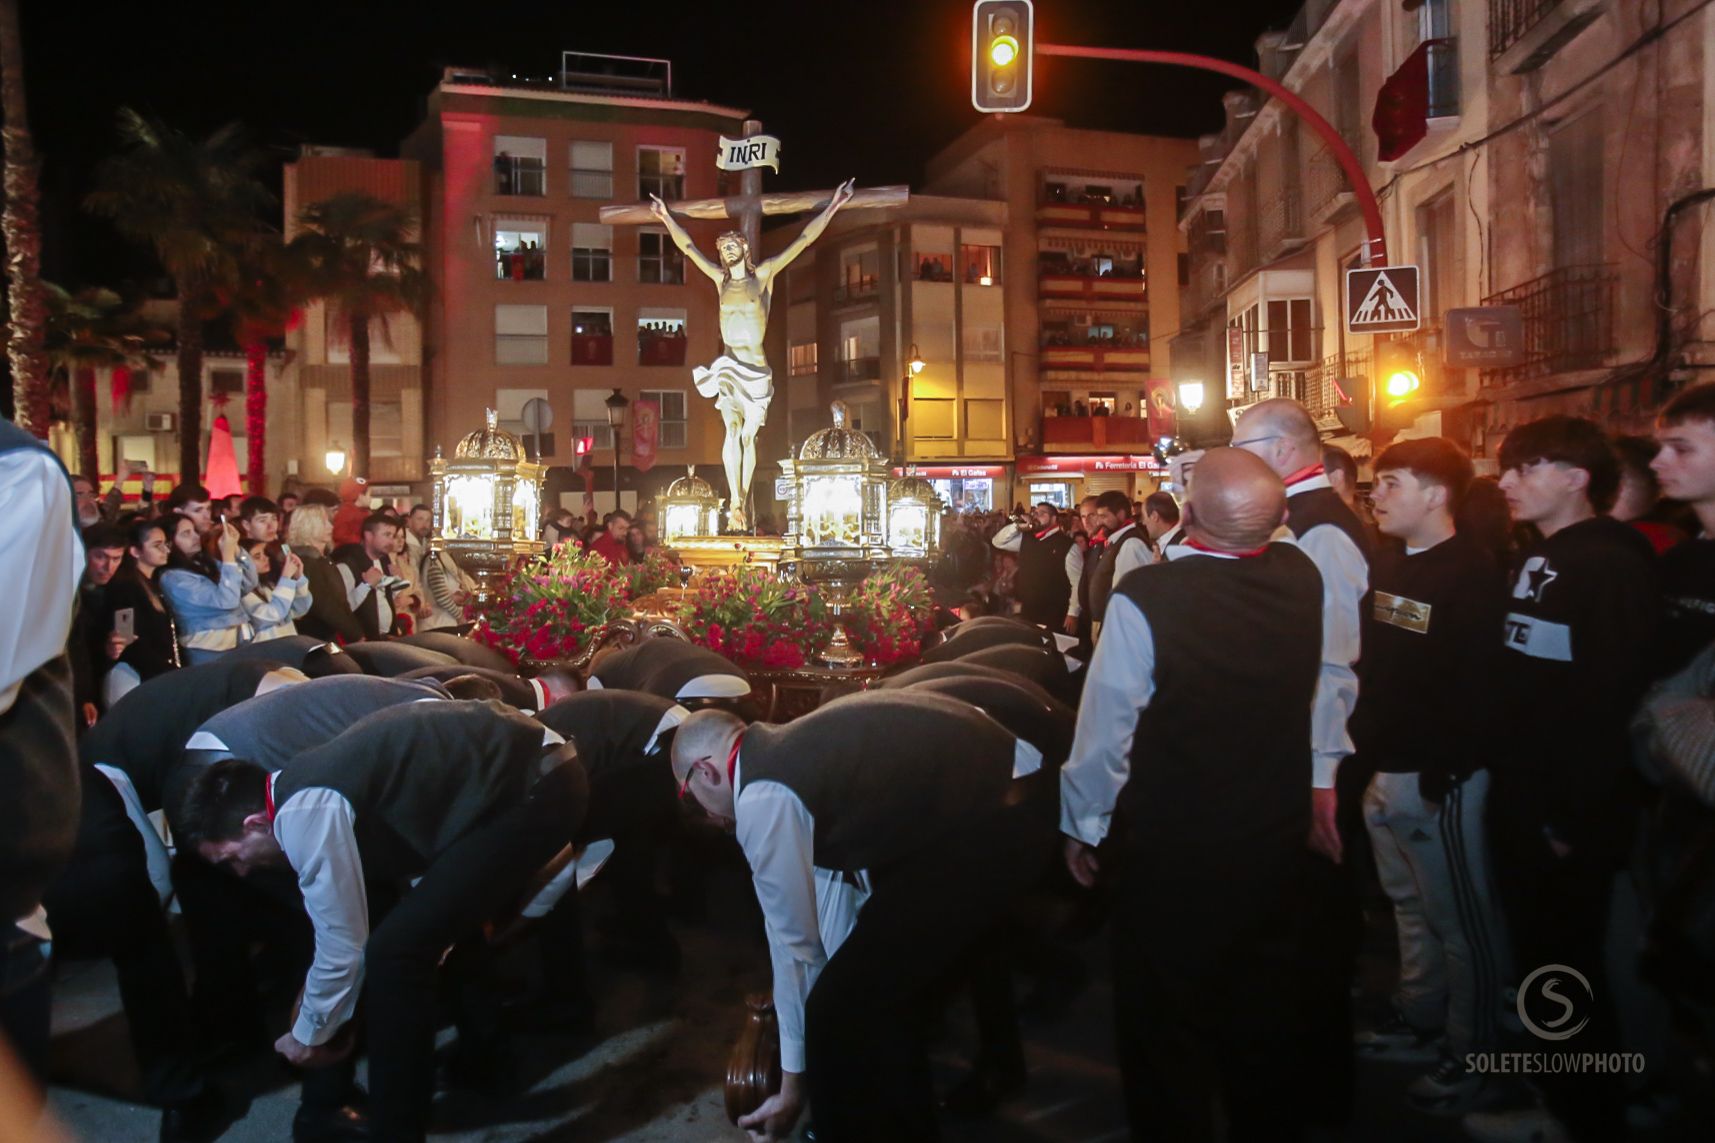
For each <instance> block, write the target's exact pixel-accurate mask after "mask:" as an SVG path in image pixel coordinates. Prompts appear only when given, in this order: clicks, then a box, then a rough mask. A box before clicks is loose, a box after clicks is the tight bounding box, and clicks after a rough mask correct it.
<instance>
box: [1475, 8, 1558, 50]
mask: <svg viewBox="0 0 1715 1143" xmlns="http://www.w3.org/2000/svg"><path fill="white" fill-rule="evenodd" d="M1560 3H1561V0H1489V58H1490V59H1495V58H1496V57H1498V56H1500V55H1501V54H1502V53H1503V52H1505V51H1506V50H1507V49H1508V48H1510V47H1512V46H1513V45H1514V44H1516V43H1518V42H1519V41H1520V40H1522V39H1524V37H1525V36H1526V35H1527V34H1528V33H1529V32H1530V30H1531V29H1532V28H1534V27H1536V25H1537V24H1538V23H1540V22H1541V21H1542V18H1543V17H1544V16H1546V15H1548V14H1549V13H1550V12H1552V11H1553V10H1554V9H1556V8H1558V7H1560Z"/></svg>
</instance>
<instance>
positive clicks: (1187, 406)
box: [1179, 381, 1204, 415]
mask: <svg viewBox="0 0 1715 1143" xmlns="http://www.w3.org/2000/svg"><path fill="white" fill-rule="evenodd" d="M1203 394H1204V390H1203V383H1202V382H1201V381H1182V382H1180V384H1179V407H1180V408H1181V409H1184V410H1185V411H1186V412H1187V413H1190V414H1192V415H1195V414H1196V412H1197V410H1198V409H1201V408H1202V407H1203Z"/></svg>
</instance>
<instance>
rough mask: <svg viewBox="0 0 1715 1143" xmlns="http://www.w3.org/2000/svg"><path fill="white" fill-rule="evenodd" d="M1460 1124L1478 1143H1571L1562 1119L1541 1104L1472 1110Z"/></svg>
mask: <svg viewBox="0 0 1715 1143" xmlns="http://www.w3.org/2000/svg"><path fill="white" fill-rule="evenodd" d="M1459 1125H1460V1126H1461V1127H1463V1128H1464V1129H1465V1133H1466V1134H1467V1135H1469V1136H1470V1137H1471V1138H1473V1139H1475V1140H1477V1141H1478V1143H1572V1136H1571V1134H1570V1133H1568V1132H1567V1130H1566V1128H1565V1126H1564V1125H1563V1124H1562V1123H1561V1122H1560V1120H1558V1119H1556V1118H1554V1116H1552V1115H1550V1114H1548V1112H1546V1111H1544V1110H1543V1109H1542V1108H1540V1107H1527V1108H1522V1109H1520V1110H1518V1111H1473V1112H1471V1113H1470V1114H1468V1115H1466V1116H1465V1118H1463V1119H1461V1120H1460V1121H1459Z"/></svg>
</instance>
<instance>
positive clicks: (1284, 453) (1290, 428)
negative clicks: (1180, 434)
mask: <svg viewBox="0 0 1715 1143" xmlns="http://www.w3.org/2000/svg"><path fill="white" fill-rule="evenodd" d="M1233 445H1234V447H1237V448H1242V449H1244V450H1245V451H1246V452H1248V453H1251V454H1253V455H1255V456H1258V457H1261V458H1262V460H1263V462H1264V463H1266V464H1267V465H1268V466H1269V467H1270V468H1272V469H1273V470H1274V471H1275V474H1276V475H1277V476H1289V475H1291V474H1292V473H1294V472H1297V471H1298V470H1299V469H1302V468H1307V467H1309V466H1310V465H1313V464H1320V463H1322V435H1321V434H1320V433H1318V432H1317V431H1316V422H1315V421H1313V420H1311V418H1310V414H1309V412H1307V411H1306V410H1305V408H1304V406H1303V405H1300V404H1299V403H1298V402H1297V401H1294V400H1291V399H1290V398H1287V397H1274V398H1271V399H1269V400H1267V401H1259V402H1257V403H1256V404H1255V405H1252V406H1251V407H1250V408H1248V409H1246V410H1245V411H1244V412H1243V413H1241V414H1240V415H1239V420H1238V423H1237V424H1236V425H1234V426H1233ZM1200 474H1201V470H1199V475H1200Z"/></svg>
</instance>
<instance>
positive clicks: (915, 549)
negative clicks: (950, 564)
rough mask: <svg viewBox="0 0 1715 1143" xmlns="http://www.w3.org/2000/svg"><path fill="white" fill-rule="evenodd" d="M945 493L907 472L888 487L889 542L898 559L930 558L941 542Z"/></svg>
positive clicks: (920, 559) (916, 559)
mask: <svg viewBox="0 0 1715 1143" xmlns="http://www.w3.org/2000/svg"><path fill="white" fill-rule="evenodd" d="M941 510H942V506H941V497H940V496H939V495H938V494H937V493H936V492H935V486H934V485H932V484H930V483H929V482H928V481H926V480H923V479H921V478H919V477H916V476H912V475H910V474H907V475H905V476H902V477H900V478H899V479H898V480H895V481H894V482H893V483H892V484H891V485H890V486H889V487H888V489H887V546H888V548H889V549H890V550H891V551H892V552H893V556H894V558H895V559H900V560H913V561H923V560H928V559H929V558H930V557H931V556H932V555H933V554H934V552H935V551H936V550H937V549H938V548H940V546H941Z"/></svg>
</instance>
